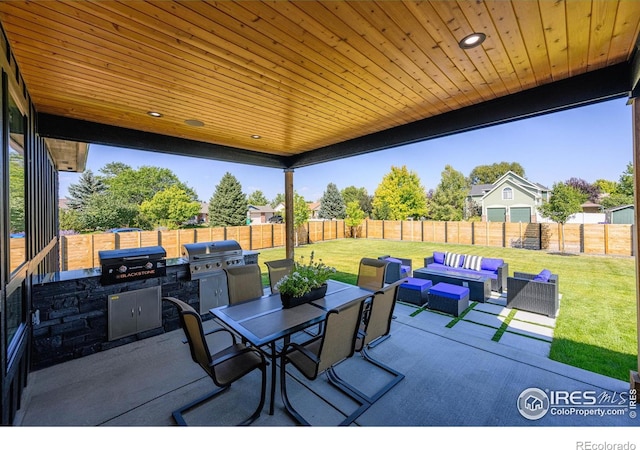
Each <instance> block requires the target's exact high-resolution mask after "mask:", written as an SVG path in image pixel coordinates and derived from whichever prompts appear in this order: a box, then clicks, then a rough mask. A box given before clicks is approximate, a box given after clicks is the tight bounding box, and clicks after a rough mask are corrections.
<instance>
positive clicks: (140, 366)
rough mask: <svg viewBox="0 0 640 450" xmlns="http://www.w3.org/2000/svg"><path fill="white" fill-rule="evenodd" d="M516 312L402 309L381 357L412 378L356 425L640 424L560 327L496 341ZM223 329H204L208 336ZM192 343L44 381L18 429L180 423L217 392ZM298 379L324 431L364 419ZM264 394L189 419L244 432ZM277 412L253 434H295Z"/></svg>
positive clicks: (531, 321)
mask: <svg viewBox="0 0 640 450" xmlns="http://www.w3.org/2000/svg"><path fill="white" fill-rule="evenodd" d="M510 312H511V311H510V310H509V309H508V308H506V307H505V306H504V304H503V302H502V299H500V298H494V299H492V300H491V301H490V302H488V303H485V304H475V305H474V308H473V309H472V310H469V311H467V312H466V314H465V315H464V317H462V318H461V319H459V320H454V318H453V317H452V316H449V315H445V314H440V313H436V312H432V311H428V310H421V309H419V308H416V307H414V306H412V305H407V304H401V303H399V304H397V305H396V309H395V318H394V321H393V323H392V329H391V330H392V332H391V337H390V338H389V339H387V340H386V341H385V342H383V343H382V344H381V345H378V346H376V347H375V348H373V349H371V350H370V353H371V355H373V356H374V357H376V358H377V359H379V360H380V361H383V362H384V363H386V364H388V365H390V366H392V367H393V368H395V369H397V370H399V371H400V372H402V373H403V374H405V379H404V380H402V381H401V382H400V383H399V384H398V385H397V386H395V387H394V388H393V389H392V390H391V391H390V392H388V393H387V394H386V395H384V396H383V397H382V398H381V399H380V400H378V401H377V402H376V403H374V404H373V405H372V406H371V407H370V408H369V409H368V410H367V411H366V412H365V413H364V414H362V415H361V416H360V417H359V418H358V419H357V420H356V422H355V423H354V426H360V427H502V426H506V427H621V428H619V429H617V430H616V436H621V434H620V433H621V432H624V431H625V430H624V428H622V427H636V426H637V425H638V423H639V421H638V419H637V418H635V417H634V416H635V411H632V410H631V409H630V408H629V406H630V405H629V404H628V402H624V404H623V405H618V400H620V398H621V397H620V396H622V397H623V398H626V399H628V389H629V384H628V382H625V381H621V380H616V379H612V378H609V377H605V376H602V375H598V374H595V373H591V372H588V371H585V370H582V369H578V368H575V367H571V366H568V365H565V364H561V363H558V362H555V361H552V360H550V359H549V358H548V356H547V355H548V351H549V347H550V341H551V339H552V336H553V326H554V324H555V321H554V320H551V319H549V318H546V317H541V316H537V315H535V314H530V313H524V312H521V311H518V312H516V313H515V316H514V315H512V317H511V319H510V321H508V327H506V330H505V331H504V333H503V334H502V337H501V338H500V339H499V341H497V342H496V341H495V340H492V338H493V337H494V336H495V335H496V332H497V330H498V329H499V328H500V327H501V326H502V324H504V323H505V319H506V318H507V317H509V316H510V314H509V313H510ZM518 319H519V320H518ZM213 325H214V322H213V321H207V322H205V328H207V327H210V326H213ZM183 337H184V335H183V333H182V331H181V330H177V331H173V332H169V333H166V334H162V335H159V336H155V337H152V338H149V339H146V340H144V341H139V342H136V343H132V344H129V345H125V346H122V347H118V348H115V349H112V350H108V351H104V352H101V353H97V354H94V355H90V356H87V357H84V358H81V359H77V360H73V361H70V362H67V363H64V364H59V365H56V366H53V367H49V368H46V369H43V370H40V371H37V372H33V373H32V374H31V375H30V379H29V385H28V387H27V389H26V393H25V394H26V395H25V401H24V403H23V406H22V408H21V409H20V410H19V412H18V416H17V418H16V425H19V426H22V427H33V426H79V427H84V426H117V427H132V426H134V427H147V426H150V427H164V426H171V425H174V422H173V419H172V417H171V412H172V411H173V410H175V409H177V408H178V407H180V406H182V405H184V404H186V403H188V402H190V401H191V400H193V399H195V398H197V397H199V396H201V395H203V394H204V393H206V392H208V391H210V390H212V387H213V384H212V382H211V381H210V379H209V378H208V377H206V376H205V374H204V372H203V371H202V370H201V369H200V368H199V367H198V366H196V365H195V364H194V363H193V362H192V361H191V358H190V354H189V349H188V346H187V345H185V344H184V343H183V341H182V340H183ZM337 372H338V373H339V374H340V376H342V377H343V378H345V379H347V381H350V382H352V384H354V385H356V386H358V387H359V388H361V389H362V390H363V391H365V392H373V391H374V390H375V389H376V388H377V387H379V386H381V385H382V384H384V383H385V382H386V380H387V379H388V374H387V373H385V372H383V371H381V370H380V369H377V368H375V367H374V366H372V365H370V364H368V363H366V362H365V361H364V360H363V359H362V358H361V357H360V356H359V355H356V356H354V357H353V358H350V359H349V360H347V361H345V362H343V363H341V364H340V365H339V366H338V368H337ZM290 374H291V376H290V377H289V378H288V381H287V382H288V384H287V386H288V390H289V396H290V399H291V401H292V403H293V404H294V405H295V406H296V408H297V409H298V410H299V411H300V412H301V413H302V414H303V416H305V417H306V418H307V419H308V420H309V421H310V422H311V423H312V424H313V425H321V426H333V425H336V424H338V423H339V422H340V421H341V420H342V419H343V418H344V416H345V414H344V413H350V412H351V411H353V410H354V409H355V407H356V405H355V403H353V402H352V401H351V400H349V399H348V397H346V396H344V395H343V394H341V393H340V392H339V391H337V390H336V389H335V388H333V387H332V386H331V385H329V383H328V382H327V379H326V377H324V376H321V377H318V379H316V380H315V381H308V380H307V379H306V378H304V377H302V376H301V375H300V374H298V373H297V372H295V370H293V369H291V370H290ZM531 388H538V389H539V390H540V391H542V392H545V393H546V394H547V395H548V396H553V395H554V393H563V392H564V393H566V392H569V393H572V392H578V393H584V392H587V391H588V392H592V393H595V394H596V395H597V398H598V404H597V405H591V406H593V407H590V408H586V407H585V405H575V404H574V405H568V404H566V403H562V402H560V403H556V404H554V403H553V401H552V402H551V404H550V405H549V408H548V411H547V413H546V414H544V415H543V416H542V417H541V418H539V419H536V420H532V419H529V418H526V417H524V416H523V415H522V414H521V413H520V411H519V408H518V398H519V397H520V396H521V394H522V393H523V392H524V391H527V390H529V389H531ZM576 395H578V394H576ZM258 396H259V373H253V374H250V375H249V376H247V377H245V378H243V379H241V380H239V381H238V382H236V383H235V384H234V385H233V386H232V388H231V389H230V390H229V391H228V392H225V393H224V394H222V395H221V396H219V397H217V398H216V399H214V400H212V401H211V402H209V403H207V404H205V405H203V406H201V407H200V408H198V409H196V410H195V411H193V412H190V413H188V414H187V415H186V416H185V417H186V420H187V422H188V423H189V425H196V426H215V425H218V426H229V425H233V424H235V423H237V422H240V421H241V420H242V419H243V418H244V417H246V416H248V414H249V413H250V412H251V411H252V408H255V405H257V401H258ZM569 406H574V407H573V409H569ZM267 408H268V404H267V405H265V409H264V410H263V413H262V415H261V416H260V418H259V419H258V420H257V421H256V422H254V425H253V426H254V427H283V426H292V425H294V422H293V421H292V420H291V419H290V418H289V417H288V415H287V414H286V413H285V411H284V407H283V405H282V401H281V399H280V395H279V389H278V393H277V394H276V403H275V414H274V415H268V414H267V412H268V409H267ZM598 411H600V412H598ZM522 448H525V447H522ZM573 448H575V447H573Z"/></svg>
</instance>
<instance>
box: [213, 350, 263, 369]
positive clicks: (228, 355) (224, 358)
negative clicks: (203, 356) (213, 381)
mask: <svg viewBox="0 0 640 450" xmlns="http://www.w3.org/2000/svg"><path fill="white" fill-rule="evenodd" d="M248 352H251V353H255V354H256V355H258V356H260V359H261V360H262V362H263V363H264V362H265V359H264V355H263V354H262V352H260V351H258V350H255V349H253V348H251V347H243V348H242V349H241V350H238V351H234V352H229V353H225V354H224V355H222V356H221V357H219V358H216V359H214V360H212V361H211V364H209V367H213V366H216V365H218V364H220V363H223V362H225V361H228V360H230V359H233V358H235V357H237V356H240V355H243V354H245V353H248Z"/></svg>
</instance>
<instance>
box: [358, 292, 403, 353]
mask: <svg viewBox="0 0 640 450" xmlns="http://www.w3.org/2000/svg"><path fill="white" fill-rule="evenodd" d="M402 283H403V281H398V282H395V283H393V284H390V285H388V286H386V287H384V288H382V289H381V290H379V291H377V292H376V293H375V294H374V296H373V299H372V300H371V308H370V310H369V314H368V317H367V321H366V322H365V324H364V332H365V335H364V337H363V338H362V339H361V340H360V341H359V342H358V345H357V347H356V350H360V349H362V347H364V346H365V345H367V344H369V343H370V342H371V341H374V340H376V339H378V338H379V337H382V336H386V335H387V334H389V331H391V319H392V318H393V308H394V307H395V304H396V298H397V295H398V288H399V286H400V285H401V284H402Z"/></svg>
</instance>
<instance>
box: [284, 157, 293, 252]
mask: <svg viewBox="0 0 640 450" xmlns="http://www.w3.org/2000/svg"><path fill="white" fill-rule="evenodd" d="M293 201H294V199H293V169H285V170H284V217H285V221H284V230H285V254H286V256H285V257H286V258H291V259H294V254H293V247H294V238H295V236H294V232H295V230H294V222H295V220H294V218H295V216H294V214H293Z"/></svg>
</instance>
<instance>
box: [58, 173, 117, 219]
mask: <svg viewBox="0 0 640 450" xmlns="http://www.w3.org/2000/svg"><path fill="white" fill-rule="evenodd" d="M106 189H107V187H106V186H105V185H104V183H103V182H102V180H101V179H100V178H99V177H95V176H94V175H93V172H92V171H91V170H87V171H85V172H83V173H82V175H81V176H80V179H79V180H78V183H77V184H72V185H70V186H69V202H68V203H67V205H68V206H69V208H71V209H74V210H76V211H82V210H84V209H85V207H86V206H87V203H88V202H89V200H90V199H91V197H92V196H93V195H94V194H101V193H102V192H104V191H105V190H106Z"/></svg>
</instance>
